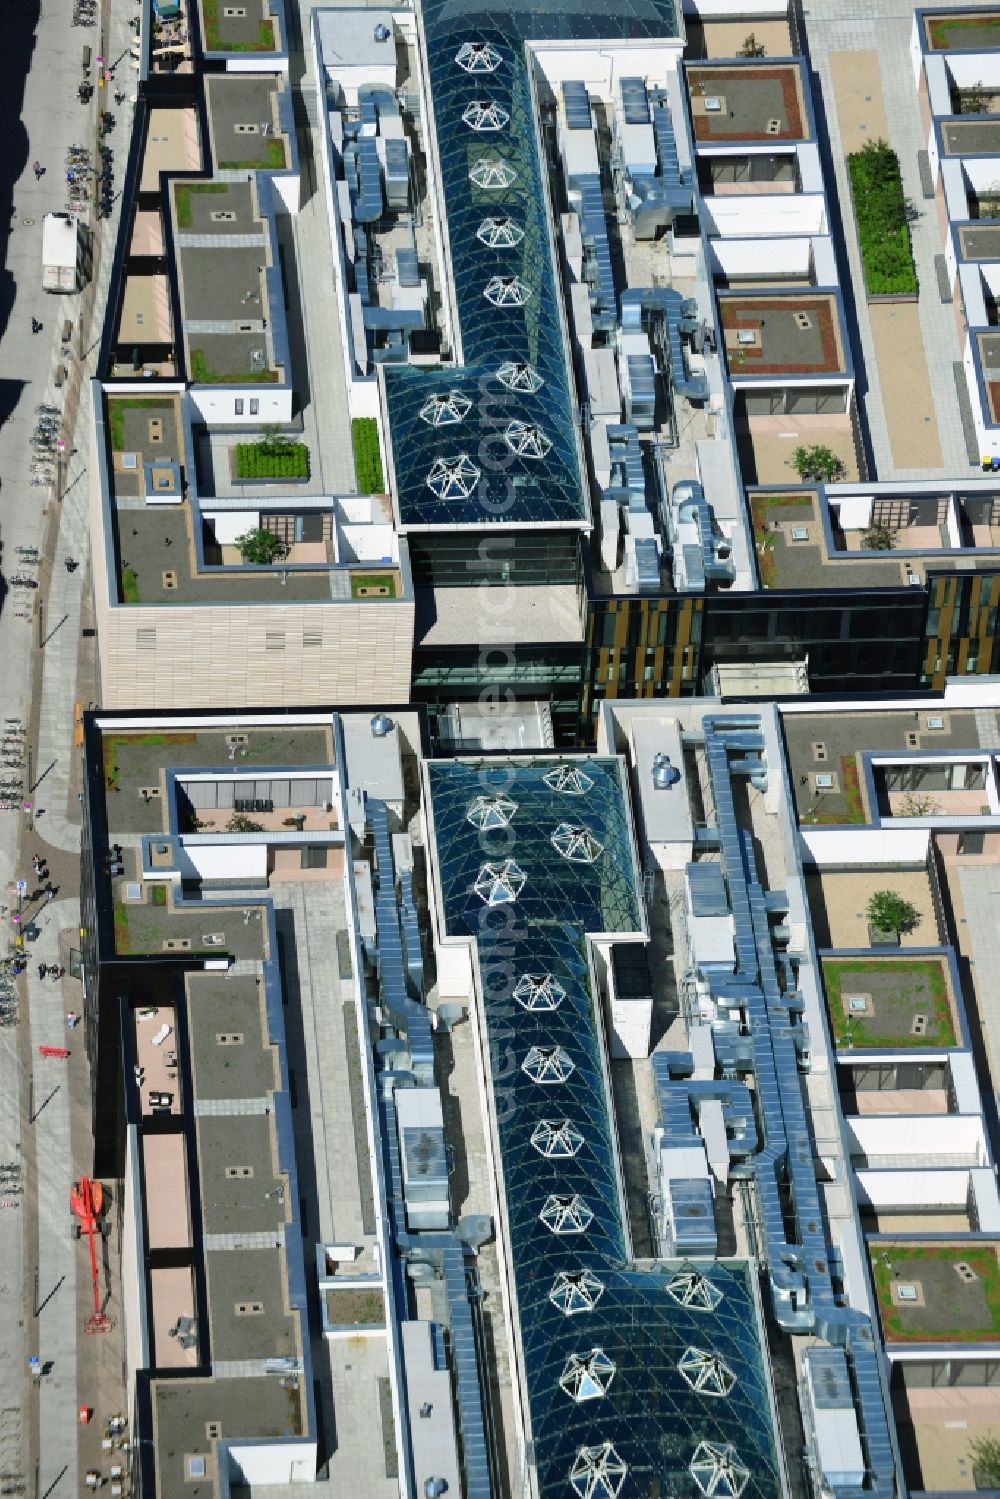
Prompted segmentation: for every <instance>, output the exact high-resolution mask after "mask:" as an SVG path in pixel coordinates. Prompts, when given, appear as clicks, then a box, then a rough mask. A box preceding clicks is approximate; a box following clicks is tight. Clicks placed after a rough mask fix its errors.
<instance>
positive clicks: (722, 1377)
mask: <svg viewBox="0 0 1000 1499" xmlns="http://www.w3.org/2000/svg"><path fill="white" fill-rule="evenodd" d="M677 1367H678V1369H679V1370H680V1372H681V1374H682V1376H683V1377H684V1379H685V1380H686V1381H687V1383H688V1384H689V1385H690V1386H691V1388H692V1390H698V1391H699V1392H700V1393H701V1394H702V1395H728V1394H729V1392H730V1390H731V1389H732V1388H733V1385H734V1384H735V1383H736V1375H735V1374H734V1373H733V1371H732V1369H730V1367H729V1365H728V1364H727V1363H726V1361H725V1359H723V1358H721V1357H720V1356H719V1354H717V1353H706V1352H705V1351H704V1349H702V1348H685V1350H684V1352H683V1353H682V1354H681V1356H680V1358H679V1360H678V1362H677Z"/></svg>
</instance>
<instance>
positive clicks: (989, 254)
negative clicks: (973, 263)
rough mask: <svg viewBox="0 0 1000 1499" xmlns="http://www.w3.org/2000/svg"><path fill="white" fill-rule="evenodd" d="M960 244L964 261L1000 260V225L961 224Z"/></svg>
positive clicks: (959, 231) (959, 227)
mask: <svg viewBox="0 0 1000 1499" xmlns="http://www.w3.org/2000/svg"><path fill="white" fill-rule="evenodd" d="M958 243H959V248H960V250H961V252H962V257H963V259H964V260H1000V225H997V224H959V226H958Z"/></svg>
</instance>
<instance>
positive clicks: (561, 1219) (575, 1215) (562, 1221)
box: [538, 1192, 594, 1234]
mask: <svg viewBox="0 0 1000 1499" xmlns="http://www.w3.org/2000/svg"><path fill="white" fill-rule="evenodd" d="M538 1216H539V1218H540V1219H541V1220H542V1222H543V1223H544V1224H545V1227H546V1228H547V1229H549V1230H550V1231H551V1232H552V1233H554V1234H582V1233H586V1231H587V1229H588V1228H589V1226H590V1224H591V1223H592V1222H593V1221H594V1213H593V1209H592V1208H589V1207H588V1206H587V1204H586V1202H585V1201H584V1199H583V1198H582V1197H581V1196H580V1194H579V1192H574V1193H573V1194H572V1195H571V1196H570V1195H567V1194H565V1193H560V1192H553V1193H552V1196H551V1197H547V1198H546V1199H545V1206H544V1207H543V1208H542V1211H541V1212H540V1213H539V1215H538Z"/></svg>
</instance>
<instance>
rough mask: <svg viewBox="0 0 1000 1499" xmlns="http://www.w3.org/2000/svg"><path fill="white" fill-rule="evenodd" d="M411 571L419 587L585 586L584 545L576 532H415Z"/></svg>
mask: <svg viewBox="0 0 1000 1499" xmlns="http://www.w3.org/2000/svg"><path fill="white" fill-rule="evenodd" d="M409 543H410V572H411V575H412V577H413V586H414V587H415V588H478V587H479V586H480V585H482V584H486V585H488V586H490V587H505V586H507V585H508V584H511V585H513V586H515V587H518V586H524V585H530V584H533V585H536V586H537V585H538V584H542V583H554V584H560V583H573V584H575V583H578V582H579V581H580V543H579V540H578V538H577V536H576V533H575V532H572V531H544V530H541V529H536V528H535V527H532V528H531V530H530V531H504V532H495V533H494V532H491V533H490V534H489V535H487V536H485V537H484V536H480V535H477V534H473V533H470V532H468V531H442V532H434V533H433V534H421V533H417V532H414V533H413V534H412V535H411V536H410V538H409Z"/></svg>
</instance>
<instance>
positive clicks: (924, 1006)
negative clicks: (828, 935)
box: [823, 957, 958, 1049]
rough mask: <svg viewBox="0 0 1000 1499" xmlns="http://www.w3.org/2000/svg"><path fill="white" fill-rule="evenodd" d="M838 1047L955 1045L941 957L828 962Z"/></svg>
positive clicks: (829, 1002)
mask: <svg viewBox="0 0 1000 1499" xmlns="http://www.w3.org/2000/svg"><path fill="white" fill-rule="evenodd" d="M823 983H824V985H825V987H826V999H827V1008H828V1010H829V1014H830V1025H831V1027H832V1029H833V1038H834V1041H835V1043H836V1044H837V1046H844V1047H886V1048H893V1049H898V1048H900V1047H911V1046H935V1047H941V1046H955V1045H957V1043H958V1017H957V1014H956V1011H955V1006H954V1001H953V999H952V996H951V992H950V985H949V981H948V970H947V966H946V964H945V961H944V959H943V958H937V957H927V958H869V957H863V958H824V959H823Z"/></svg>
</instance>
